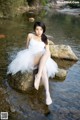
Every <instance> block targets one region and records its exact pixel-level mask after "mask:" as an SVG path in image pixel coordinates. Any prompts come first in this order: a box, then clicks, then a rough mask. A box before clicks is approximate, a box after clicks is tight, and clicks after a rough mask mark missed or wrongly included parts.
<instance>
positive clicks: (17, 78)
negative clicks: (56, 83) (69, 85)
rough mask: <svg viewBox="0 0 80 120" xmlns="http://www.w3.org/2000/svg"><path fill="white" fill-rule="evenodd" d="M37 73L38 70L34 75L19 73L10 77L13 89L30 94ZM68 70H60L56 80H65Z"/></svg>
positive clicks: (9, 80) (9, 81)
mask: <svg viewBox="0 0 80 120" xmlns="http://www.w3.org/2000/svg"><path fill="white" fill-rule="evenodd" d="M36 73H37V70H35V71H33V73H27V72H25V73H23V74H22V73H21V72H18V73H16V74H15V75H12V74H9V75H8V83H9V84H10V86H11V87H13V88H14V89H16V90H19V91H21V92H30V91H31V90H32V89H34V76H35V74H36ZM66 74H67V72H66V70H63V69H59V71H58V73H56V75H55V78H57V79H64V78H65V77H66Z"/></svg>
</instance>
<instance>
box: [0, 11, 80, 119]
mask: <svg viewBox="0 0 80 120" xmlns="http://www.w3.org/2000/svg"><path fill="white" fill-rule="evenodd" d="M35 18H36V19H37V20H38V19H39V20H40V17H39V16H38V17H35ZM42 20H43V21H44V22H45V23H46V27H47V31H46V33H47V34H48V35H51V36H53V37H54V40H53V41H54V43H55V44H66V45H70V46H71V47H72V49H73V51H74V52H75V53H76V55H77V56H78V58H79V61H78V62H77V63H75V64H74V65H73V64H72V65H73V66H69V65H70V63H64V62H63V61H61V64H60V67H63V68H68V74H67V77H66V79H65V80H64V81H63V82H60V81H54V80H51V81H50V92H51V97H52V99H53V104H52V105H51V106H50V107H47V106H45V105H44V100H45V98H44V97H43V96H44V92H41V91H39V92H38V93H37V92H36V93H34V92H32V93H31V94H27V95H24V94H21V96H19V95H20V94H19V93H18V92H16V94H15V91H14V90H12V91H10V90H9V88H8V87H7V89H8V94H9V100H10V101H12V103H11V104H13V105H15V107H19V106H21V105H23V103H24V105H23V106H21V107H22V109H23V111H25V109H26V111H28V109H29V112H30V113H29V114H30V115H32V110H34V111H35V110H36V111H40V112H42V113H47V112H46V111H48V110H50V111H51V113H52V114H51V116H48V117H51V119H53V120H59V119H60V120H63V119H64V120H69V119H70V120H79V118H80V101H79V100H80V96H79V94H80V19H79V18H76V17H74V16H68V15H62V14H60V13H55V14H53V13H50V14H49V13H46V16H45V17H43V18H42ZM32 26H33V23H29V22H28V21H27V19H26V16H24V18H16V19H14V20H5V19H4V20H1V19H0V33H1V34H4V35H5V36H6V37H5V38H4V39H0V70H1V72H0V73H1V76H2V77H3V78H5V77H6V68H7V65H8V64H9V62H10V61H11V59H13V58H14V56H13V55H15V54H16V53H17V51H19V50H21V49H24V48H25V44H26V36H27V33H28V32H30V31H33V29H32ZM10 56H12V58H10ZM2 77H1V78H2ZM2 83H3V82H1V84H2ZM13 91H14V92H13ZM15 95H16V98H15V97H14V96H15ZM19 98H20V99H19ZM15 101H16V102H15ZM18 101H20V103H19V104H18ZM17 104H18V105H19V106H17ZM27 104H29V106H28V105H27ZM24 106H25V107H26V108H25V107H24ZM29 107H30V108H29ZM16 109H17V108H16ZM38 109H39V110H38ZM26 114H27V112H26ZM33 114H34V112H33ZM32 116H33V115H32ZM36 117H37V116H35V117H34V118H36ZM44 120H45V119H44Z"/></svg>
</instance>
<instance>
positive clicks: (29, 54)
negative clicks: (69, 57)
mask: <svg viewBox="0 0 80 120" xmlns="http://www.w3.org/2000/svg"><path fill="white" fill-rule="evenodd" d="M43 53H44V52H43ZM35 55H36V53H35V52H34V51H31V50H29V49H25V50H22V51H20V52H18V53H17V56H16V58H15V59H14V60H13V61H12V62H11V63H10V64H9V66H8V71H7V74H10V73H11V74H12V75H14V74H16V73H17V72H19V71H21V73H24V72H26V71H27V72H32V71H33V70H34V69H36V68H37V67H38V66H36V67H34V57H35ZM45 66H46V69H47V74H48V77H54V76H55V73H57V72H58V66H57V63H56V62H55V61H54V60H53V59H52V58H50V57H49V58H48V59H47V62H46V65H45Z"/></svg>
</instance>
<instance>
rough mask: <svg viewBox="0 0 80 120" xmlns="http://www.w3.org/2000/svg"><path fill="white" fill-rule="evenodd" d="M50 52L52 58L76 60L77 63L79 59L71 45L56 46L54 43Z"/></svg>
mask: <svg viewBox="0 0 80 120" xmlns="http://www.w3.org/2000/svg"><path fill="white" fill-rule="evenodd" d="M50 51H51V56H52V58H54V57H55V58H60V59H66V60H75V61H77V60H78V58H77V56H76V55H75V53H74V52H73V51H72V49H71V47H70V46H69V45H63V44H62V45H55V44H54V43H53V44H52V43H51V44H50Z"/></svg>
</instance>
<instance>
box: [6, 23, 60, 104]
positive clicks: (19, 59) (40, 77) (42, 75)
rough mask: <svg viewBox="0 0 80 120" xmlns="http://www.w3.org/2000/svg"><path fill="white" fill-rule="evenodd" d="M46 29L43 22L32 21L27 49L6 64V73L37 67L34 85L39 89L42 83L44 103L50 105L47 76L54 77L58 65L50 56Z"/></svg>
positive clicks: (29, 70) (30, 69)
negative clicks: (44, 95) (32, 30)
mask: <svg viewBox="0 0 80 120" xmlns="http://www.w3.org/2000/svg"><path fill="white" fill-rule="evenodd" d="M45 30H46V27H45V24H44V23H43V22H35V23H34V33H29V34H28V36H27V44H26V47H27V49H25V50H22V51H20V52H18V53H17V56H16V58H15V59H14V60H13V61H12V62H11V63H10V65H9V66H8V72H7V73H8V74H9V73H12V75H13V74H16V73H17V72H18V71H21V72H22V73H23V72H25V71H28V72H31V71H33V70H34V69H36V68H38V73H37V74H36V75H35V80H34V87H35V89H37V90H38V89H39V85H40V82H42V83H43V85H44V87H45V91H46V104H47V105H50V104H51V103H52V99H51V97H50V92H49V81H48V78H49V77H54V76H55V73H56V72H58V66H57V64H56V63H55V61H54V60H52V59H51V57H50V50H49V43H48V39H47V37H46V35H45V34H44V33H45Z"/></svg>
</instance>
